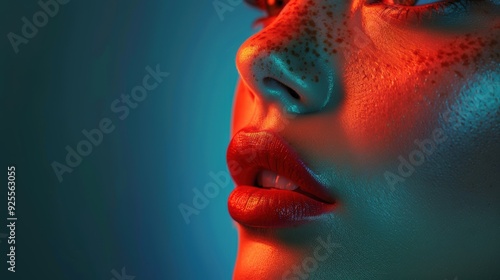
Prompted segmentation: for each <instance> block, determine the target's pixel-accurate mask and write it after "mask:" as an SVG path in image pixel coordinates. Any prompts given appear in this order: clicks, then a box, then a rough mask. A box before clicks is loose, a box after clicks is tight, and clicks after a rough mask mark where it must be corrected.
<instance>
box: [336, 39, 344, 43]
mask: <svg viewBox="0 0 500 280" xmlns="http://www.w3.org/2000/svg"><path fill="white" fill-rule="evenodd" d="M343 41H344V39H342V38H337V39H336V40H335V42H337V43H342V42H343Z"/></svg>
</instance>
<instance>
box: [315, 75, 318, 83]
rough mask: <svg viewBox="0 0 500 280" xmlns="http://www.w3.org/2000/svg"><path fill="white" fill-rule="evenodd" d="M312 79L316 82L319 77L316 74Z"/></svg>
mask: <svg viewBox="0 0 500 280" xmlns="http://www.w3.org/2000/svg"><path fill="white" fill-rule="evenodd" d="M314 81H315V82H316V83H317V82H319V78H318V75H316V76H314Z"/></svg>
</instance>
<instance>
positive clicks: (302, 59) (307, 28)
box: [237, 0, 342, 114]
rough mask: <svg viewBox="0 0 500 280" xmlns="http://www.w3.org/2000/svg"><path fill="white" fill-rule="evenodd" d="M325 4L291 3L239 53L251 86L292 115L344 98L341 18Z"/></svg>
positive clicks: (239, 62) (243, 73) (297, 0)
mask: <svg viewBox="0 0 500 280" xmlns="http://www.w3.org/2000/svg"><path fill="white" fill-rule="evenodd" d="M326 2H328V1H322V0H320V1H317V2H316V3H314V2H313V1H303V0H295V1H294V0H292V1H290V2H289V4H288V5H287V6H286V7H285V8H284V9H283V11H281V13H280V15H279V16H278V17H277V18H276V19H275V20H274V21H273V22H272V23H271V24H270V25H269V26H267V27H266V28H265V29H264V30H262V31H261V32H259V33H258V34H256V35H254V36H253V37H251V38H250V39H249V40H247V42H245V43H244V44H243V46H242V47H241V48H240V50H239V52H238V56H237V66H238V70H239V72H240V75H241V77H242V78H243V80H244V81H245V82H246V84H247V86H249V87H250V88H251V89H252V90H253V91H254V92H255V93H258V94H260V95H261V96H262V97H264V98H265V99H269V100H278V101H279V102H281V103H282V105H283V107H284V108H285V109H286V110H287V111H288V112H289V113H294V114H305V113H314V112H318V111H321V110H324V109H325V108H330V107H332V106H335V105H336V104H338V103H339V101H340V100H341V92H342V89H341V83H340V77H339V73H340V71H339V61H338V58H337V57H336V53H337V50H336V49H335V45H336V44H338V43H339V41H340V40H341V39H340V38H339V37H338V36H336V35H335V33H336V32H335V30H336V26H335V22H338V21H339V20H335V19H334V6H333V5H332V4H327V3H326ZM330 2H331V1H330ZM337 29H338V30H340V28H337ZM337 33H338V32H337Z"/></svg>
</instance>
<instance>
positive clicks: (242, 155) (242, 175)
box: [227, 129, 335, 227]
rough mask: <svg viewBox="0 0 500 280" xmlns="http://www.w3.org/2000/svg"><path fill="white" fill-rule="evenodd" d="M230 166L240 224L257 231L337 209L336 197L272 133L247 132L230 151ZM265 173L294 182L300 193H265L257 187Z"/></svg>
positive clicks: (233, 209) (233, 208)
mask: <svg viewBox="0 0 500 280" xmlns="http://www.w3.org/2000/svg"><path fill="white" fill-rule="evenodd" d="M227 164H228V167H229V171H230V173H231V176H232V177H233V180H234V181H235V183H236V185H237V186H236V188H235V189H234V190H233V192H232V193H231V195H230V197H229V200H228V208H229V213H230V215H231V216H232V217H233V219H235V220H236V221H237V222H240V223H241V224H245V225H249V226H257V227H280V226H290V225H297V224H300V223H302V222H304V221H307V220H310V219H311V218H312V217H314V216H319V215H321V214H323V213H325V212H328V211H330V210H332V209H333V206H334V205H335V199H334V197H333V196H332V195H331V194H329V193H328V191H327V189H326V188H325V187H324V186H322V185H321V184H320V183H319V182H318V181H316V180H315V179H314V178H313V176H312V175H311V171H310V170H309V168H308V167H307V166H306V165H305V163H304V162H303V161H302V160H301V159H300V157H299V155H298V154H297V153H296V152H295V151H294V150H293V149H292V148H291V147H290V146H289V145H288V144H287V143H286V142H285V141H284V139H283V138H281V137H280V136H279V135H277V134H275V133H273V132H270V131H256V130H252V129H245V130H242V131H239V132H238V133H236V134H235V135H234V137H233V139H232V140H231V142H230V144H229V147H228V150H227ZM262 170H269V171H272V172H274V173H276V174H278V175H280V176H285V177H286V178H288V179H290V180H291V181H293V182H294V183H295V184H296V185H298V186H299V189H297V190H293V191H292V190H278V189H267V188H266V189H265V188H262V187H259V186H258V185H257V175H258V173H259V172H260V171H262Z"/></svg>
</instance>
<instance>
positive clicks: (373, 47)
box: [341, 27, 500, 162]
mask: <svg viewBox="0 0 500 280" xmlns="http://www.w3.org/2000/svg"><path fill="white" fill-rule="evenodd" d="M372 28H373V27H372ZM368 31H369V32H374V34H377V33H376V30H371V31H370V30H368ZM497 33H498V32H497V31H495V30H494V29H488V30H486V32H485V34H482V35H481V34H480V35H471V34H464V35H463V36H449V38H444V39H443V38H440V37H436V36H435V35H434V37H433V36H431V35H428V34H423V35H422V36H420V37H418V36H417V37H416V38H415V40H414V41H415V42H418V45H415V44H413V45H412V44H411V43H407V44H405V43H404V42H403V41H401V40H387V39H385V40H383V39H380V38H377V37H376V36H375V37H371V38H372V40H371V42H370V45H369V46H368V47H367V48H365V49H363V50H361V51H360V52H359V53H358V54H357V56H355V57H353V58H352V59H350V60H349V61H348V62H347V63H346V66H345V73H346V74H345V88H346V94H345V96H346V98H345V102H344V104H343V106H342V108H341V110H342V113H341V116H342V117H341V118H342V121H341V123H342V125H343V130H344V131H345V134H346V137H347V138H348V140H347V141H348V142H349V143H350V144H351V148H352V150H353V152H354V153H357V154H363V155H365V157H366V158H365V159H366V160H373V161H375V162H376V161H379V162H380V160H381V158H383V157H384V156H385V157H388V158H394V156H397V155H398V154H400V153H402V152H405V151H406V150H408V149H411V147H412V145H413V143H414V141H415V140H416V139H422V138H429V137H431V136H432V133H433V131H434V130H436V129H442V124H441V123H440V119H441V118H442V115H443V114H444V113H445V112H447V111H448V110H449V105H450V104H453V103H456V102H457V100H459V99H460V98H463V96H465V95H472V94H477V93H478V92H484V91H485V87H486V88H488V86H489V87H494V88H496V89H497V90H498V83H497V82H495V81H494V80H495V79H496V77H498V73H497V72H494V71H498V70H491V68H492V65H497V66H498V62H499V61H500V59H499V53H498V51H497V48H496V47H497V44H498V43H497V37H498V36H497ZM391 35H393V36H396V35H397V34H391V33H390V32H389V33H387V32H386V36H385V37H390V36H391ZM399 37H400V38H403V37H402V36H399ZM493 67H494V66H493ZM488 69H490V70H488ZM488 71H489V72H488ZM492 71H493V73H492ZM485 72H488V73H489V77H488V78H486V79H484V78H483V76H484V73H485ZM480 81H483V82H480ZM472 84H474V86H472ZM481 88H482V89H481ZM464 89H465V90H464ZM492 90H493V89H492ZM476 91H477V92H476ZM486 91H488V89H486ZM492 94H493V93H492ZM487 95H488V94H487ZM488 98H490V99H491V98H492V97H488ZM460 104H464V103H463V102H461V103H460ZM491 104H492V103H491V102H490V105H489V107H488V108H489V110H490V111H491V108H498V107H495V105H491ZM469 108H470V107H469ZM481 108H482V109H481ZM475 110H484V106H477V108H476V109H475ZM470 114H474V112H472V113H470ZM470 114H469V115H470Z"/></svg>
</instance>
